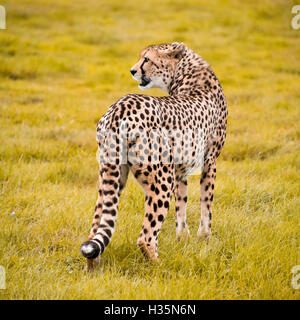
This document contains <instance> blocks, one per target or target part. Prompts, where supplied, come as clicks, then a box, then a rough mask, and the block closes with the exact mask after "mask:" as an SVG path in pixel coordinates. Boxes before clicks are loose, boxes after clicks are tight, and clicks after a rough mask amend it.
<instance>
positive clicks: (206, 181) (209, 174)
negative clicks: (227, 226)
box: [197, 161, 216, 239]
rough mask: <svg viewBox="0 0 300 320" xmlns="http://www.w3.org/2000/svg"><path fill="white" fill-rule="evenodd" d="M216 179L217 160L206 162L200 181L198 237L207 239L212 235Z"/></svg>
mask: <svg viewBox="0 0 300 320" xmlns="http://www.w3.org/2000/svg"><path fill="white" fill-rule="evenodd" d="M215 179H216V162H215V161H214V162H211V163H205V164H204V169H203V172H202V176H201V181H200V193H201V194H200V201H201V220H200V226H199V229H198V233H197V235H198V237H199V238H204V239H207V238H209V237H210V235H211V215H212V202H213V197H214V188H215Z"/></svg>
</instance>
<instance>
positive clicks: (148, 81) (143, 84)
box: [140, 76, 151, 87]
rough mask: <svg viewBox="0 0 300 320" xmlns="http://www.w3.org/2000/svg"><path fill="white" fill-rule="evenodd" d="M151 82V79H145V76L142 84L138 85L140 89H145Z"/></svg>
mask: <svg viewBox="0 0 300 320" xmlns="http://www.w3.org/2000/svg"><path fill="white" fill-rule="evenodd" d="M150 82H151V79H148V78H146V77H145V76H143V77H142V82H141V83H140V86H141V87H146V86H147V85H148V84H149V83H150Z"/></svg>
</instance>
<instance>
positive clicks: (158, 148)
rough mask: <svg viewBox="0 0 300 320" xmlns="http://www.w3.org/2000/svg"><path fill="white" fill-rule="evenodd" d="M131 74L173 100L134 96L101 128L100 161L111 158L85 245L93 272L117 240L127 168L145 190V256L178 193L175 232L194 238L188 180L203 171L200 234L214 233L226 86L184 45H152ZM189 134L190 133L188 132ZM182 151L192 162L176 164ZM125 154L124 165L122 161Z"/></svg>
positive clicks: (153, 251) (153, 255) (152, 255)
mask: <svg viewBox="0 0 300 320" xmlns="http://www.w3.org/2000/svg"><path fill="white" fill-rule="evenodd" d="M130 71H131V73H132V75H133V77H134V79H135V80H137V81H139V87H140V88H141V89H149V88H152V87H157V88H161V89H162V90H164V91H165V92H167V93H168V94H169V95H168V96H164V97H153V96H146V95H140V94H128V95H126V96H124V97H122V98H121V99H119V100H118V101H117V102H116V103H114V104H113V105H112V106H111V107H110V108H109V110H108V112H107V113H106V114H105V115H104V116H103V117H102V118H101V119H100V121H99V123H98V126H97V133H98V134H97V140H98V145H99V149H101V148H103V147H105V148H104V149H103V150H104V153H102V156H103V155H104V157H107V158H109V159H111V160H110V161H103V160H104V159H103V158H102V161H101V159H100V175H99V194H98V200H97V203H96V207H95V214H94V220H93V224H92V228H91V231H90V235H89V238H88V241H87V242H85V243H83V244H82V246H81V252H82V254H83V255H84V256H85V257H86V258H87V261H88V269H91V268H92V267H93V266H94V264H96V263H97V262H98V261H99V256H100V255H101V254H102V253H103V251H104V249H105V248H106V247H107V245H108V244H109V242H110V240H111V238H112V235H113V231H114V227H115V224H116V218H117V212H118V203H119V196H120V193H121V191H122V189H123V188H124V186H125V184H126V180H127V176H128V173H129V170H131V172H132V173H133V174H134V176H135V178H136V179H137V181H138V182H139V183H140V185H141V186H142V188H143V190H144V193H145V218H144V223H143V227H142V231H141V233H140V235H139V238H138V245H139V247H140V248H141V250H142V252H143V253H144V254H145V256H146V257H147V258H149V259H151V260H156V259H157V257H158V252H157V243H158V235H159V232H160V229H161V226H162V223H163V222H164V220H165V218H166V215H167V213H168V209H169V206H170V201H171V197H172V195H173V194H174V195H175V206H176V235H177V237H180V236H182V235H183V234H187V235H188V233H189V231H188V225H187V220H186V208H187V177H188V175H189V174H190V173H191V172H192V169H194V168H196V167H199V166H201V168H202V175H201V181H200V185H201V194H200V203H201V219H200V226H199V229H198V236H199V237H200V238H207V237H209V236H210V235H211V218H212V202H213V194H214V188H215V178H216V160H217V158H218V156H219V155H220V152H221V149H222V147H223V145H224V142H225V137H226V123H227V106H226V101H225V96H224V93H223V90H222V87H221V85H220V83H219V81H218V79H217V78H216V76H215V74H214V72H213V71H212V69H211V68H210V66H209V65H208V63H207V62H206V61H205V60H204V59H202V58H201V57H200V56H199V55H197V54H196V53H194V52H193V51H192V50H191V49H189V48H187V47H186V46H185V45H184V44H183V43H180V44H179V43H176V42H175V43H171V44H161V45H152V46H149V47H147V48H146V49H144V50H143V51H142V52H141V55H140V59H139V61H138V62H137V63H136V64H135V65H134V66H133V67H132V69H131V70H130ZM124 123H125V124H126V130H127V131H126V133H125V135H123V133H122V132H123V131H122V126H123V125H124ZM161 129H163V130H162V131H163V132H172V133H173V135H172V137H171V138H169V137H168V136H166V135H164V133H162V131H161V132H160V134H159V135H158V136H155V134H153V132H154V133H155V130H161ZM109 130H110V131H112V132H113V133H114V134H115V137H116V139H115V140H114V143H111V142H108V140H107V137H105V132H107V131H109ZM186 130H187V131H189V133H190V136H187V137H186V136H185V135H184V134H182V133H183V132H185V131H186ZM141 132H143V133H145V134H144V135H141ZM199 132H200V135H199ZM137 133H139V134H137ZM124 139H125V140H124ZM175 140H176V141H175ZM122 141H126V142H125V145H126V150H125V152H124V150H123V149H122V150H121V148H122ZM149 150H150V151H151V152H150V151H149ZM166 150H167V151H169V153H167V152H166ZM165 153H166V154H165ZM178 154H181V155H182V154H183V156H186V157H185V158H186V159H187V161H178V159H179V158H180V157H179V156H178ZM124 155H125V158H126V159H127V162H125V163H124V162H123V161H121V158H122V157H123V156H124ZM110 156H112V157H111V158H110ZM166 157H167V158H166ZM122 159H123V158H122ZM166 160H167V161H166ZM181 160H182V159H181ZM201 160H202V161H201Z"/></svg>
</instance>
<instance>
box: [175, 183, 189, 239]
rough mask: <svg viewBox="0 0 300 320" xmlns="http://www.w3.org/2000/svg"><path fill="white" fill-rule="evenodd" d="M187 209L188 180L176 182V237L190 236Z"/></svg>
mask: <svg viewBox="0 0 300 320" xmlns="http://www.w3.org/2000/svg"><path fill="white" fill-rule="evenodd" d="M186 208H187V180H183V181H179V180H177V181H176V184H175V210H176V237H177V239H180V238H181V236H188V235H189V233H190V232H189V228H188V225H187V222H186Z"/></svg>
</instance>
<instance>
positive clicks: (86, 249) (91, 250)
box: [80, 241, 100, 259]
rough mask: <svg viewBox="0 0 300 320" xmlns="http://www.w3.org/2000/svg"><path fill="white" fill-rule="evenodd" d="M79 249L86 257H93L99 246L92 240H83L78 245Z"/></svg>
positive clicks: (95, 255) (97, 253)
mask: <svg viewBox="0 0 300 320" xmlns="http://www.w3.org/2000/svg"><path fill="white" fill-rule="evenodd" d="M80 251H81V253H82V255H83V256H84V257H85V258H87V259H95V258H97V257H98V256H99V254H100V248H99V246H98V245H97V244H96V243H95V242H93V241H86V242H84V243H83V244H82V245H81V247H80Z"/></svg>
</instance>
